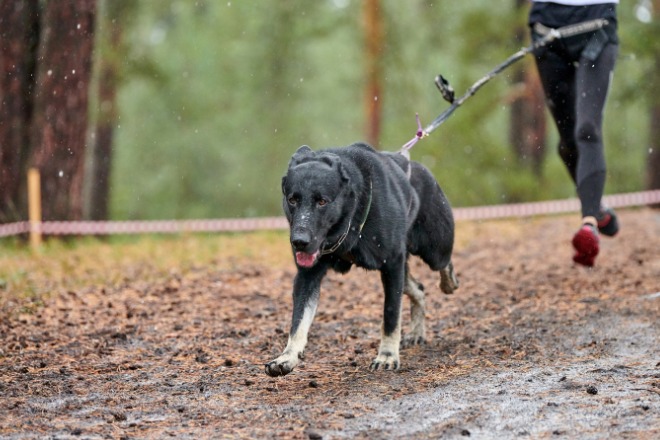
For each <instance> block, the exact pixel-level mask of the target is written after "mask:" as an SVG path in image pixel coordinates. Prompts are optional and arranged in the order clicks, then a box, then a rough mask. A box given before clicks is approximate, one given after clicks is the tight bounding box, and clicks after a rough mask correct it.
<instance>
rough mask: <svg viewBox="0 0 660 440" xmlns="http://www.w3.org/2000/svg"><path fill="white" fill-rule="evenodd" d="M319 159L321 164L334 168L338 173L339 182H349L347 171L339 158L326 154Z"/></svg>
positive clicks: (332, 154)
mask: <svg viewBox="0 0 660 440" xmlns="http://www.w3.org/2000/svg"><path fill="white" fill-rule="evenodd" d="M320 159H321V160H322V161H323V162H325V163H327V164H328V165H330V166H331V167H332V168H336V169H337V171H338V172H339V175H340V176H341V180H342V181H343V182H344V183H347V182H349V181H350V180H351V179H350V176H349V174H348V171H347V170H346V167H345V166H344V164H343V163H342V161H341V158H340V157H339V156H338V155H336V154H334V153H327V154H324V155H322V156H321V157H320Z"/></svg>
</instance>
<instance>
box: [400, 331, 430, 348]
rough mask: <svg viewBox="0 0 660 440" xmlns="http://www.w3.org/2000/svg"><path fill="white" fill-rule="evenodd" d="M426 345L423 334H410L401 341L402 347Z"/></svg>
mask: <svg viewBox="0 0 660 440" xmlns="http://www.w3.org/2000/svg"><path fill="white" fill-rule="evenodd" d="M423 344H426V337H425V336H424V335H423V334H419V333H416V332H413V333H410V334H408V335H405V336H404V337H403V340H402V341H401V346H402V347H412V346H414V345H423Z"/></svg>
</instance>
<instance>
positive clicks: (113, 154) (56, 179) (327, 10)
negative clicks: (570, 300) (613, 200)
mask: <svg viewBox="0 0 660 440" xmlns="http://www.w3.org/2000/svg"><path fill="white" fill-rule="evenodd" d="M528 7H529V4H528V2H526V1H524V0H522V1H521V0H507V1H502V0H501V1H497V2H483V1H478V0H462V1H460V2H459V1H452V0H435V1H429V0H412V1H405V2H402V1H394V0H363V1H357V0H322V1H321V0H319V1H314V2H310V1H304V0H281V1H280V0H278V1H275V0H267V1H256V0H255V1H248V0H243V1H214V0H198V1H190V0H162V1H132V0H67V1H63V2H59V1H58V2H56V1H53V0H49V1H42V2H40V1H39V0H0V37H1V40H0V41H2V51H1V52H0V69H1V71H0V73H1V74H2V81H0V98H2V99H1V100H0V101H1V104H2V107H1V108H0V222H10V221H16V220H24V219H26V218H27V214H26V197H25V183H24V182H25V172H26V169H27V168H28V167H30V166H36V167H37V168H40V170H41V172H42V184H43V188H42V198H43V203H44V219H45V220H66V219H80V218H91V219H105V218H112V219H119V220H122V219H190V218H218V217H221V218H222V217H251V216H266V215H279V214H280V213H281V207H280V203H281V202H280V181H281V176H282V175H283V173H284V171H285V169H286V166H287V163H288V160H289V157H290V156H291V154H292V153H293V152H294V151H295V149H296V148H297V147H298V146H300V145H302V144H308V145H310V146H311V147H312V148H315V149H316V148H324V147H330V146H342V145H348V144H350V143H353V142H357V141H367V142H369V143H372V144H373V145H375V146H376V147H377V148H379V149H382V150H389V151H395V150H397V149H398V148H400V146H401V145H402V144H404V143H405V142H406V141H408V140H409V139H410V138H411V137H413V136H414V134H415V132H416V125H415V113H419V115H420V117H421V119H422V123H423V124H427V123H429V122H430V121H431V120H432V119H433V118H435V117H436V116H437V115H438V114H439V113H440V112H441V111H442V110H444V109H445V108H446V107H447V106H448V104H447V103H445V102H443V101H442V99H441V97H440V94H439V93H438V92H437V90H436V89H435V86H434V84H433V79H434V77H435V76H436V75H437V74H439V73H442V74H443V76H445V77H446V78H448V79H449V81H450V82H451V83H452V85H453V86H454V88H455V89H456V92H457V94H459V95H460V94H462V93H463V92H464V91H465V90H466V89H467V88H468V87H469V86H470V85H471V84H473V83H474V82H475V81H476V80H477V79H479V78H480V77H482V76H483V75H484V74H485V73H486V72H488V71H489V70H491V69H492V68H493V67H494V66H495V65H497V64H499V63H500V62H501V61H503V60H504V59H505V58H506V57H507V56H509V55H511V54H512V53H514V52H515V51H517V50H518V49H519V48H520V47H522V46H523V45H527V44H529V38H528V35H527V34H528V32H527V29H526V23H525V21H526V16H527V12H528ZM618 10H619V17H620V22H619V33H620V37H621V47H620V57H619V60H618V64H617V68H616V72H615V76H614V82H613V85H612V89H611V91H610V100H609V103H608V107H607V110H606V115H605V118H606V121H605V140H606V153H607V160H608V181H607V187H606V192H607V193H618V192H628V191H639V190H642V189H645V188H660V163H659V162H660V159H659V158H660V145H658V144H659V143H660V131H659V130H660V128H658V127H660V75H658V71H659V70H660V0H653V1H651V0H640V1H623V2H621V4H620V5H619V9H618ZM16 60H18V61H16ZM21 63H22V64H21ZM17 66H19V67H20V66H22V68H20V69H19V68H18V67H17ZM71 78H75V81H72V80H71ZM54 97H55V98H57V99H55V98H54ZM58 99H59V100H58ZM557 141H558V139H557V135H556V130H555V127H554V125H553V123H552V122H551V120H550V119H549V117H548V114H547V111H546V110H545V106H544V104H543V100H542V96H541V95H540V89H539V84H538V78H537V76H536V68H535V66H534V63H533V59H532V58H531V57H527V58H525V59H523V60H522V61H520V62H519V63H517V64H515V65H514V66H513V67H511V68H509V69H507V70H506V71H504V73H502V74H501V75H499V76H498V77H496V78H495V79H494V80H492V81H491V82H490V83H488V85H486V86H485V87H484V88H483V89H481V90H480V91H479V92H478V94H477V95H476V96H475V97H473V98H471V99H470V100H469V101H467V102H466V104H465V105H464V106H462V107H461V108H460V109H458V110H457V111H456V113H455V114H454V115H453V116H452V117H451V118H450V119H449V120H448V121H447V123H445V124H444V125H442V126H441V127H440V128H439V129H438V130H436V131H435V132H434V133H433V134H432V135H431V136H429V137H428V138H426V139H424V140H423V141H422V142H420V143H418V144H417V145H416V146H415V148H414V150H413V151H412V157H413V159H416V160H419V161H421V162H422V163H424V164H425V165H426V166H428V167H429V168H430V169H431V170H432V171H433V173H434V174H435V176H436V177H437V179H438V180H439V181H440V184H441V186H442V187H443V188H444V189H445V192H446V193H447V194H448V196H449V198H450V200H451V202H452V204H453V205H454V206H472V205H483V204H496V203H510V202H523V201H533V200H547V199H557V198H569V197H574V195H575V193H574V188H573V185H572V183H571V181H570V179H569V178H568V175H567V173H566V171H565V170H564V168H563V165H562V164H561V162H560V160H559V158H558V156H557V154H556V151H555V150H556V144H557Z"/></svg>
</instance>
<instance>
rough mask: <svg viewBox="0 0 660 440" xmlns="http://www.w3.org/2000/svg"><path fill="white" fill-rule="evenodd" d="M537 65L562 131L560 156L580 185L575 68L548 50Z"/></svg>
mask: <svg viewBox="0 0 660 440" xmlns="http://www.w3.org/2000/svg"><path fill="white" fill-rule="evenodd" d="M536 66H537V68H538V72H539V77H540V78H541V84H542V85H543V91H544V93H545V98H546V104H547V106H548V109H549V110H550V114H551V115H552V118H553V119H554V121H555V125H556V126H557V131H558V132H559V146H558V152H559V156H560V157H561V159H562V161H563V162H564V165H565V166H566V169H567V170H568V173H569V175H570V176H571V178H572V179H573V181H574V182H576V180H577V164H578V147H577V142H576V139H575V119H576V116H575V110H576V106H575V99H576V97H575V89H576V87H575V75H576V72H575V66H574V65H573V63H572V62H571V61H569V60H567V59H566V58H564V57H563V56H561V55H560V54H559V53H557V52H555V51H552V50H546V51H544V52H543V53H542V54H541V55H540V56H537V57H536Z"/></svg>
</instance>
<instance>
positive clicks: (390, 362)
mask: <svg viewBox="0 0 660 440" xmlns="http://www.w3.org/2000/svg"><path fill="white" fill-rule="evenodd" d="M369 368H370V369H371V370H374V371H375V370H398V369H399V354H398V353H392V352H389V351H384V352H381V353H378V356H376V359H374V360H373V361H372V362H371V366H370V367H369Z"/></svg>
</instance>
